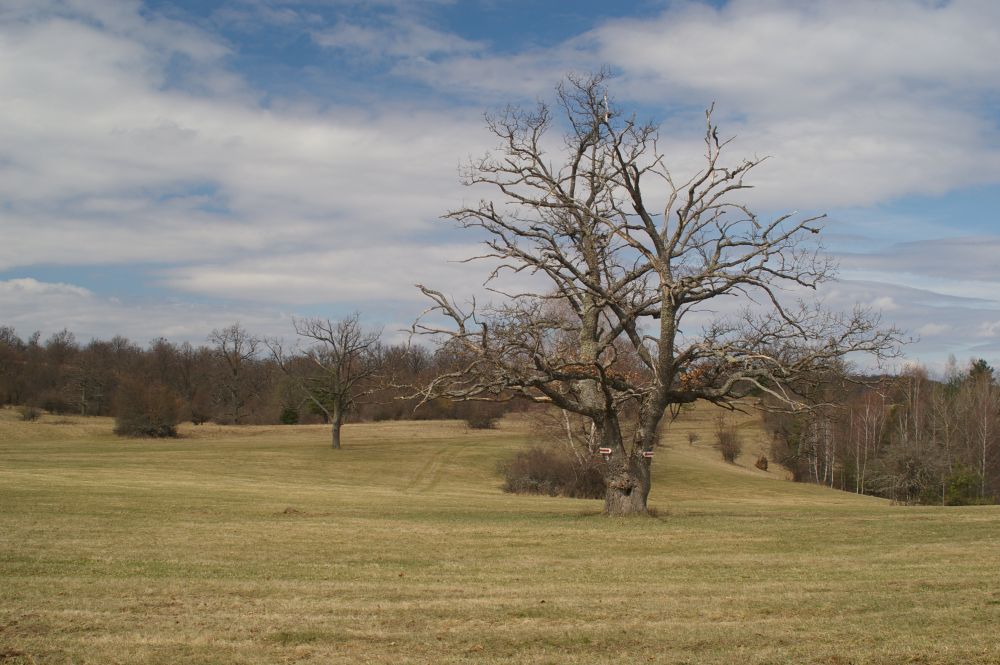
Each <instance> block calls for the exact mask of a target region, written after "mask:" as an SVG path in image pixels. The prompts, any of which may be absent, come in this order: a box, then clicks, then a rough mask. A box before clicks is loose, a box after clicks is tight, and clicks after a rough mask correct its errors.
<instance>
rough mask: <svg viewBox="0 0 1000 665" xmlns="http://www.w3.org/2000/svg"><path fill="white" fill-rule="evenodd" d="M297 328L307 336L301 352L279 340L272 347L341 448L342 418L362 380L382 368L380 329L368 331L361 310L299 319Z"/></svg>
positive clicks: (349, 407)
mask: <svg viewBox="0 0 1000 665" xmlns="http://www.w3.org/2000/svg"><path fill="white" fill-rule="evenodd" d="M294 324H295V332H296V333H297V334H298V335H299V337H300V338H302V339H303V340H306V343H307V346H306V347H305V348H304V349H302V350H301V351H300V352H298V351H295V352H291V353H289V352H288V351H287V350H286V349H284V348H283V346H282V344H281V342H279V341H277V340H268V348H270V350H271V354H272V355H273V356H274V359H275V362H277V363H278V366H279V367H280V368H281V370H282V371H283V372H284V373H285V374H286V375H287V376H288V377H290V378H291V379H292V380H293V381H294V383H295V385H297V386H298V387H299V389H301V390H302V392H303V393H304V394H305V396H306V397H307V398H308V399H309V401H311V402H312V403H313V404H314V405H315V406H316V408H317V409H319V411H320V412H322V413H323V414H324V415H325V416H326V419H327V420H328V421H329V423H330V426H331V445H332V446H333V448H337V449H339V448H340V430H341V427H342V425H343V423H344V417H345V416H346V415H347V413H348V411H349V410H350V409H351V407H352V406H353V405H354V403H355V401H356V400H357V399H358V398H359V397H360V396H361V394H362V392H363V385H364V383H365V382H366V381H369V380H370V379H372V378H373V377H374V376H375V374H376V373H377V372H378V370H379V367H380V355H381V344H380V341H379V340H380V338H381V335H382V331H381V330H365V328H364V326H362V325H361V320H360V315H358V314H356V313H355V314H352V315H350V316H348V317H346V318H344V319H341V320H339V321H331V320H329V319H319V318H310V319H295V320H294Z"/></svg>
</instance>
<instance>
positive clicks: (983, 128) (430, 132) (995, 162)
mask: <svg viewBox="0 0 1000 665" xmlns="http://www.w3.org/2000/svg"><path fill="white" fill-rule="evenodd" d="M997 63H1000V3H997V2H995V1H994V0H964V1H963V0H954V1H952V2H948V1H943V0H935V1H931V0H913V1H906V0H892V1H886V2H879V1H877V0H863V1H862V0H858V1H852V0H816V1H814V2H798V1H794V0H730V1H729V2H720V1H714V2H693V1H692V2H673V1H666V0H658V1H656V0H639V1H636V2H617V3H615V2H607V1H606V0H601V1H600V2H598V1H596V0H575V1H573V2H561V1H552V2H538V1H537V0H532V1H530V2H529V1H528V0H454V1H448V0H367V1H365V0H356V1H354V0H226V1H217V2H213V1H210V0H148V1H146V2H139V1H135V0H0V325H11V326H14V327H15V328H16V329H17V331H18V332H19V333H21V334H22V335H27V334H30V333H31V332H32V331H34V330H41V331H42V333H43V335H48V334H50V333H52V332H54V331H56V330H59V329H62V328H63V327H67V328H69V329H70V330H73V331H74V332H76V334H77V336H78V337H79V338H81V339H84V340H86V339H89V338H90V337H93V336H98V337H109V336H111V335H114V334H118V333H121V334H125V335H127V336H129V337H131V338H132V339H134V340H135V341H138V342H140V343H144V342H147V341H149V340H150V339H152V338H154V337H157V336H160V335H165V336H167V337H169V338H171V339H174V340H178V341H179V340H191V341H195V342H200V341H203V340H204V339H205V336H206V335H207V333H208V332H209V331H210V330H211V329H212V328H213V327H219V326H222V325H226V324H228V323H230V322H232V321H234V320H237V319H238V320H240V321H242V322H243V323H244V324H245V325H246V327H248V328H249V329H251V330H253V331H255V332H259V333H262V334H287V333H288V332H289V330H290V326H289V317H290V316H292V315H321V316H330V317H337V316H341V315H343V314H345V313H348V312H350V311H352V310H360V311H361V312H363V315H364V318H365V320H366V321H368V322H369V323H372V324H382V325H384V326H385V327H386V329H387V330H395V329H398V328H402V327H405V326H406V325H408V323H409V322H410V321H411V320H412V318H413V317H414V316H415V315H416V314H418V313H419V312H420V310H421V309H422V306H423V303H422V302H421V300H420V298H419V294H418V293H417V291H416V289H414V288H413V286H412V285H413V283H414V282H418V281H419V282H423V283H426V284H429V285H436V286H441V287H442V288H443V289H445V290H450V291H454V292H458V293H463V292H464V293H469V292H473V291H475V290H476V289H477V288H478V286H479V284H480V283H481V282H482V278H483V276H484V274H483V270H482V268H481V267H477V266H475V265H468V264H458V263H455V262H454V261H455V260H456V259H461V258H463V257H465V256H468V255H470V254H472V253H473V252H474V250H475V247H474V245H473V244H472V243H473V240H474V239H473V238H470V237H469V236H468V235H466V234H465V233H463V232H462V231H460V230H457V229H454V228H453V227H451V226H450V225H448V224H447V223H445V222H442V221H441V220H440V219H439V218H440V216H441V215H442V214H443V213H445V212H447V210H448V209H449V208H453V207H457V206H458V205H460V204H461V203H462V202H463V201H468V200H469V199H470V198H476V197H477V196H478V195H477V194H476V193H474V192H470V191H468V190H465V189H463V188H462V187H461V186H460V184H459V182H458V167H459V165H460V164H461V162H462V161H463V160H464V159H467V158H468V157H469V156H470V155H478V154H480V153H482V152H483V151H484V150H485V149H487V148H488V147H490V142H489V141H488V137H487V136H486V134H485V132H484V130H483V117H482V114H483V111H484V110H487V109H490V108H496V107H498V106H502V105H504V104H506V103H509V102H512V103H527V104H531V103H533V102H534V101H535V100H537V99H539V98H546V97H548V96H549V95H550V93H551V90H552V88H553V86H554V85H555V84H556V83H557V82H558V81H559V79H560V78H561V77H562V76H563V75H564V74H565V73H567V72H571V71H575V72H586V71H594V70H597V69H599V68H601V67H602V66H608V67H610V68H611V70H612V71H613V72H614V73H615V79H614V81H613V82H612V84H611V86H612V90H613V92H614V94H615V95H616V97H617V99H618V101H619V103H620V104H621V105H622V106H627V107H631V108H633V109H636V110H637V112H638V113H639V114H640V115H641V116H643V117H647V118H650V119H653V120H656V121H658V122H661V123H662V124H663V137H664V138H663V143H662V145H664V146H665V147H666V151H667V161H668V163H669V164H670V165H671V166H672V167H673V168H674V169H675V170H676V171H678V172H680V173H684V172H685V170H686V169H691V168H693V167H694V164H695V163H696V162H695V161H694V160H695V159H696V158H697V156H698V155H699V154H700V150H699V146H698V143H697V141H698V138H699V134H698V132H699V127H700V123H701V122H703V121H702V119H701V114H702V112H703V109H704V108H705V107H706V106H707V105H708V104H710V103H711V102H713V101H714V102H715V103H716V109H717V115H716V117H717V120H718V121H719V122H720V124H721V125H722V128H723V133H725V134H727V135H735V136H737V139H736V142H735V147H734V150H736V151H738V152H740V153H745V154H747V155H754V154H756V155H770V156H771V157H772V158H771V159H770V160H769V161H768V162H767V163H766V166H765V167H763V168H762V169H761V170H760V171H759V172H758V174H757V177H756V180H755V182H754V184H755V185H756V189H755V190H754V192H753V200H752V203H753V204H754V205H755V206H757V207H758V208H759V209H761V210H762V211H764V212H765V213H772V214H773V213H778V212H784V211H789V210H799V211H800V212H801V213H802V214H812V213H818V212H826V213H827V214H828V215H829V223H828V225H827V229H826V244H827V246H828V248H829V250H830V252H831V253H832V254H834V255H835V257H836V259H837V260H838V262H839V264H840V266H841V270H840V281H839V282H838V283H836V284H833V285H830V286H829V288H827V289H825V291H824V293H823V297H824V298H825V299H826V301H827V302H828V303H829V304H830V305H831V306H834V307H838V308H850V307H851V306H852V305H853V304H854V303H862V304H864V305H868V306H872V307H875V308H877V309H879V310H881V311H882V313H883V317H884V319H885V320H886V321H887V322H891V323H895V324H897V325H899V326H901V327H903V328H905V329H906V330H907V331H908V332H909V333H910V334H911V335H912V336H914V337H916V338H918V341H916V342H915V343H913V344H911V345H910V346H909V347H908V348H907V349H906V354H907V356H908V357H909V358H910V359H912V360H914V361H918V362H924V363H927V364H930V365H932V366H939V365H940V364H941V363H942V362H943V361H944V359H945V358H946V357H947V355H948V354H949V353H952V354H955V355H956V356H957V357H958V359H959V360H960V361H964V360H966V359H968V358H970V357H972V356H976V357H985V358H987V359H988V360H990V361H991V362H992V363H993V364H995V365H1000V223H998V222H1000V214H998V212H997V211H998V210H1000V67H998V66H997Z"/></svg>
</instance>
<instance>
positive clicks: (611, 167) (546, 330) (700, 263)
mask: <svg viewBox="0 0 1000 665" xmlns="http://www.w3.org/2000/svg"><path fill="white" fill-rule="evenodd" d="M606 78H607V77H606V75H605V74H603V73H602V74H598V75H594V76H588V77H570V78H568V79H567V80H566V81H565V82H564V83H563V84H562V85H560V86H559V87H558V88H557V99H556V103H555V104H554V105H553V106H549V105H546V104H539V105H538V106H537V107H535V108H531V109H523V108H510V107H509V108H507V109H505V110H503V111H501V112H499V113H496V114H491V115H487V127H488V129H489V131H490V132H491V133H492V134H493V135H494V136H495V137H496V138H497V139H499V147H498V148H497V149H496V150H495V151H493V152H491V153H489V154H487V155H486V156H485V157H483V158H481V159H478V160H475V161H473V162H472V163H470V164H469V165H468V166H467V169H466V171H465V173H464V179H465V181H466V183H467V184H469V185H485V186H488V187H491V188H492V189H493V190H494V193H495V195H496V199H497V200H493V199H484V200H482V201H481V202H480V203H479V204H478V205H475V206H471V207H465V208H461V209H459V210H455V211H453V212H451V213H449V214H448V217H449V218H451V219H453V220H456V221H457V222H459V223H460V224H461V225H463V226H464V227H466V228H471V229H476V230H478V231H479V232H485V236H486V240H485V245H486V247H487V251H485V252H484V254H483V256H482V257H476V258H484V259H488V260H492V261H493V262H494V263H496V264H498V265H499V267H498V268H496V269H494V270H493V271H492V273H491V274H490V276H489V279H488V283H490V284H491V285H492V286H493V287H494V288H495V289H496V292H497V293H498V294H500V295H501V296H502V298H501V301H500V304H498V305H493V306H490V307H488V308H485V309H483V308H477V307H476V306H475V304H474V303H472V304H469V305H460V304H459V303H457V302H456V301H455V300H454V299H452V298H450V297H448V296H447V295H445V294H444V293H443V292H441V291H438V290H435V289H432V288H428V287H426V286H423V285H418V287H419V288H420V289H421V290H422V291H423V293H424V294H425V295H426V296H428V297H429V298H430V300H431V301H432V304H431V306H430V307H429V308H428V310H427V312H425V314H424V315H423V316H421V317H420V320H418V321H417V322H416V323H415V324H414V331H415V332H416V333H418V334H427V335H432V336H436V337H439V338H443V340H444V342H443V343H444V344H445V345H446V346H447V347H448V348H449V350H450V353H451V355H452V356H453V357H454V358H456V359H458V362H457V364H456V366H455V367H454V370H453V371H450V372H446V373H444V374H442V375H441V376H439V377H437V379H436V380H434V381H433V382H431V383H430V384H429V385H427V386H426V387H425V389H424V391H423V392H424V396H425V397H426V398H428V399H429V398H434V397H439V396H443V397H449V398H452V399H506V398H509V397H511V396H515V395H517V396H522V397H526V398H528V399H530V400H533V401H536V402H548V403H551V404H553V405H555V406H557V407H559V408H561V409H565V410H566V411H570V412H573V413H577V414H580V415H582V416H584V417H586V418H588V419H590V421H592V423H593V425H594V428H595V432H596V435H597V438H598V441H599V446H600V447H601V448H604V449H606V450H609V451H610V453H606V458H607V464H606V471H605V481H606V485H607V491H606V498H605V512H606V513H607V514H609V515H625V514H636V513H645V512H646V501H647V497H648V495H649V490H650V464H651V461H652V460H651V457H652V451H653V448H654V446H655V445H656V443H657V437H658V435H657V432H658V427H659V425H660V423H661V421H662V420H663V418H664V416H665V414H667V413H668V412H670V410H671V409H672V408H676V407H677V406H679V405H683V404H687V403H691V402H694V401H696V400H707V401H709V402H714V403H717V404H723V405H732V403H733V402H734V400H739V399H741V398H745V397H747V396H750V395H754V394H764V393H766V394H770V395H772V396H774V397H776V398H777V399H780V400H782V401H784V402H786V403H795V402H796V400H797V394H796V392H795V384H796V381H797V380H799V378H800V377H803V376H814V375H815V374H816V372H817V371H822V369H823V368H824V367H825V366H827V365H829V364H830V363H832V362H834V361H836V360H838V359H841V358H843V357H844V356H845V355H846V354H849V353H852V352H869V353H873V354H875V355H877V356H882V355H884V354H888V353H892V352H893V350H894V349H895V348H896V343H897V341H898V340H897V337H898V335H897V333H896V331H894V330H888V331H883V330H880V329H879V327H878V321H877V317H876V316H874V315H872V314H870V313H868V312H865V311H862V310H861V309H857V310H856V311H854V312H853V313H851V314H847V315H841V314H832V313H828V312H826V311H824V310H822V309H821V308H819V307H816V306H807V305H805V304H795V305H791V306H788V305H786V304H785V302H786V300H787V299H788V298H787V294H783V293H782V291H783V290H785V289H786V288H787V287H792V288H798V287H812V288H814V287H816V286H817V285H818V284H820V283H821V282H823V281H825V280H828V279H830V278H831V277H832V274H833V266H832V265H831V263H830V262H829V261H828V260H827V259H826V258H824V256H823V255H822V254H821V253H820V252H819V245H818V243H816V242H812V241H813V240H814V239H815V236H814V234H817V233H819V231H820V226H819V221H820V219H821V218H820V217H809V218H798V217H796V216H795V214H794V213H793V214H787V215H780V216H777V217H773V218H768V219H763V218H761V217H760V216H758V214H756V213H755V212H754V211H752V210H751V209H749V208H748V207H747V206H746V205H745V204H743V203H742V202H740V201H739V200H738V198H736V197H735V195H737V194H739V193H740V191H741V190H743V189H746V188H747V187H749V185H747V184H744V179H745V178H746V176H747V175H748V174H750V172H751V171H753V170H754V169H755V168H756V167H757V166H759V165H760V164H761V163H762V161H763V159H762V158H756V157H755V158H752V159H741V160H738V161H731V160H729V159H727V158H726V157H728V155H727V154H726V151H727V148H728V147H729V143H730V141H728V140H723V139H720V138H719V132H718V128H717V126H716V125H715V124H714V123H713V121H712V111H711V109H709V111H708V112H706V121H707V122H706V127H705V135H704V148H705V154H704V164H703V165H702V167H701V169H700V170H699V171H698V172H697V173H696V174H695V175H694V176H693V177H691V178H690V179H687V180H684V181H683V182H681V181H677V180H675V179H674V177H673V176H672V174H671V172H670V171H669V170H668V169H667V168H666V167H665V163H664V158H663V155H662V154H661V152H660V151H659V150H658V147H657V136H658V128H657V126H655V125H654V124H641V123H638V122H636V120H635V118H634V117H631V116H629V115H626V114H624V113H623V112H622V111H621V110H620V109H619V108H618V107H617V106H616V105H615V103H614V102H613V100H611V99H610V98H609V97H608V93H607V90H606V85H605V84H606ZM557 128H564V129H565V133H564V135H563V137H562V138H563V141H562V143H561V144H554V146H555V148H556V150H555V151H554V152H553V153H552V154H550V153H548V152H547V149H548V148H550V147H552V145H550V144H549V143H548V142H549V141H551V136H550V134H551V133H552V131H553V130H556V131H558V129H557ZM654 198H656V201H655V202H654V201H653V199H654ZM505 271H513V272H514V273H522V274H525V273H528V274H532V275H534V276H535V277H536V279H537V278H538V277H541V278H543V279H542V281H543V282H544V284H545V285H544V286H542V287H539V288H537V289H535V290H532V291H529V292H517V293H504V292H501V291H500V290H499V287H498V286H497V285H498V282H496V281H495V280H496V279H497V278H498V277H500V276H501V275H503V274H504V272H505ZM734 296H736V297H738V298H742V299H744V301H745V305H746V309H745V311H743V312H742V314H739V315H732V316H721V315H719V316H711V315H710V314H709V313H710V312H712V311H713V310H716V311H717V310H720V309H722V308H723V307H724V306H723V305H722V304H720V303H721V302H722V301H731V300H733V297H734ZM696 317H700V318H701V319H702V322H701V324H700V326H699V322H698V320H697V319H696ZM706 319H707V322H705V321H706ZM682 326H684V328H683V330H684V332H683V333H682ZM699 327H700V328H701V329H700V331H698V332H696V331H695V330H694V329H693V328H699ZM626 418H629V419H630V420H631V422H630V423H628V426H627V427H625V428H624V430H623V425H625V424H626V423H624V420H625V419H626ZM623 431H625V432H627V433H628V436H627V437H623Z"/></svg>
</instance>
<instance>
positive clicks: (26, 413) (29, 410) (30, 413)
mask: <svg viewBox="0 0 1000 665" xmlns="http://www.w3.org/2000/svg"><path fill="white" fill-rule="evenodd" d="M18 413H20V414H21V420H23V421H25V422H29V423H30V422H33V421H35V420H38V419H39V418H41V417H42V412H41V410H40V409H36V408H35V407H33V406H22V407H21V408H20V409H18Z"/></svg>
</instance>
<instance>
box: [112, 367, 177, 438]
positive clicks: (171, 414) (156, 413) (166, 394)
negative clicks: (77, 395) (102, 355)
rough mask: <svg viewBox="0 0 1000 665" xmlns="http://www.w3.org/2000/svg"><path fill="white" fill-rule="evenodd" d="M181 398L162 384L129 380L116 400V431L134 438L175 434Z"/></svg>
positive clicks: (121, 388)
mask: <svg viewBox="0 0 1000 665" xmlns="http://www.w3.org/2000/svg"><path fill="white" fill-rule="evenodd" d="M180 412H181V405H180V400H178V399H177V396H176V395H174V394H173V393H172V392H171V391H170V390H169V389H168V388H167V387H166V386H164V385H163V384H161V383H143V382H140V381H138V380H134V379H133V380H128V381H125V382H123V383H122V384H121V386H119V389H118V394H117V397H116V399H115V434H118V435H119V436H134V437H172V436H177V423H179V422H180Z"/></svg>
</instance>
